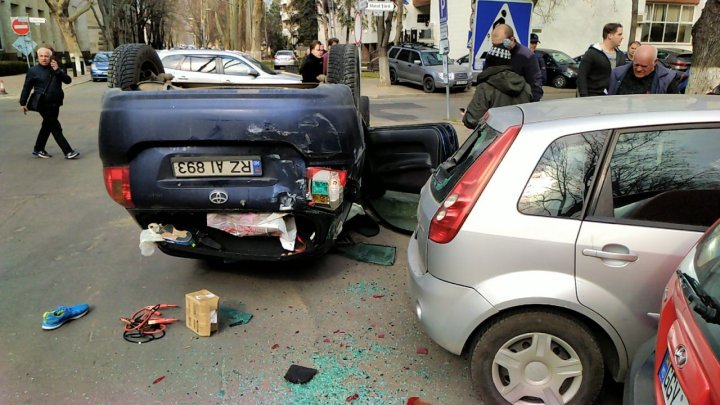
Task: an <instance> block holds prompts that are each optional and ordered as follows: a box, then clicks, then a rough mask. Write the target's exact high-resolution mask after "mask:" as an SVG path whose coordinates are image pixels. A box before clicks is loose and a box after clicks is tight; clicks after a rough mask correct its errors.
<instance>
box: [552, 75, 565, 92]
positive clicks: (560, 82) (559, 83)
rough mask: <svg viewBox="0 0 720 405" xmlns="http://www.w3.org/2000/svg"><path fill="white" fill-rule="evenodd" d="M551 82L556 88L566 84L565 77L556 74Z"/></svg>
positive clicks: (563, 86)
mask: <svg viewBox="0 0 720 405" xmlns="http://www.w3.org/2000/svg"><path fill="white" fill-rule="evenodd" d="M552 84H553V86H554V87H555V88H556V89H562V88H565V86H567V79H566V78H565V76H563V75H557V76H555V77H554V78H553V80H552Z"/></svg>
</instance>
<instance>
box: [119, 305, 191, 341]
mask: <svg viewBox="0 0 720 405" xmlns="http://www.w3.org/2000/svg"><path fill="white" fill-rule="evenodd" d="M165 308H178V306H177V305H175V304H156V305H148V306H146V307H142V308H140V309H138V310H137V311H135V313H133V314H132V315H131V316H130V317H127V318H126V317H120V321H121V322H122V323H123V324H124V327H123V338H124V339H125V340H127V341H128V342H131V343H148V342H151V341H153V340H156V339H161V338H162V337H163V336H165V329H166V328H167V325H169V324H171V323H173V322H177V321H178V319H177V318H161V316H162V313H161V312H160V310H161V309H165Z"/></svg>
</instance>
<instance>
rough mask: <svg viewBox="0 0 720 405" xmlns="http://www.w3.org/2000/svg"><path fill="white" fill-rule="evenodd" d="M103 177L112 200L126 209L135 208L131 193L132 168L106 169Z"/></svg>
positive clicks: (117, 167)
mask: <svg viewBox="0 0 720 405" xmlns="http://www.w3.org/2000/svg"><path fill="white" fill-rule="evenodd" d="M103 177H104V178H105V188H106V189H107V192H108V194H110V198H112V199H113V200H114V201H115V202H116V203H118V204H120V205H122V206H123V207H125V208H133V207H135V204H133V201H132V194H131V193H130V167H128V166H116V167H106V168H104V169H103Z"/></svg>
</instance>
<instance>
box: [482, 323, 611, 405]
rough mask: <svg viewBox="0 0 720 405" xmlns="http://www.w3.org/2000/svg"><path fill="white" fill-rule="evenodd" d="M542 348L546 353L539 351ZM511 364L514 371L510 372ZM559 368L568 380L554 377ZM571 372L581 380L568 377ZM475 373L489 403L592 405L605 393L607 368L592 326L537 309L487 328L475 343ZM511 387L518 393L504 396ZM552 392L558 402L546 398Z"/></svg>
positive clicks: (484, 400)
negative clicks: (504, 391) (599, 395)
mask: <svg viewBox="0 0 720 405" xmlns="http://www.w3.org/2000/svg"><path fill="white" fill-rule="evenodd" d="M538 344H540V345H541V346H540V347H541V348H542V347H544V348H545V349H546V350H538ZM501 353H502V354H501ZM503 363H504V364H505V365H503ZM508 363H511V364H514V365H515V367H513V368H508V367H506V366H509V364H508ZM555 367H560V368H562V372H563V373H564V374H563V375H564V376H566V377H565V378H563V377H560V376H559V375H558V374H553V368H555ZM572 371H574V372H575V373H576V375H574V376H570V377H567V376H568V375H569V374H568V373H570V372H572ZM470 372H471V375H472V380H473V385H474V386H475V390H476V391H477V392H478V394H479V395H480V397H481V399H482V401H483V402H484V403H486V404H506V403H514V402H517V401H519V400H520V399H521V398H523V399H524V400H527V401H526V402H535V401H537V400H539V401H540V402H541V403H542V401H543V400H544V403H550V402H552V403H555V402H556V401H555V399H557V401H559V402H560V403H565V404H590V403H592V402H593V400H594V399H595V397H596V396H597V395H598V393H599V392H600V389H601V388H602V382H603V374H604V363H603V358H602V354H601V353H600V347H599V345H598V343H597V341H596V340H595V338H594V337H593V335H592V332H590V330H589V329H588V328H587V326H585V325H584V324H583V323H581V322H579V321H577V320H575V319H573V318H572V317H569V316H566V315H562V314H559V313H556V312H551V311H539V310H538V311H528V312H519V313H513V314H509V315H506V316H505V317H502V318H499V319H497V320H495V321H493V322H491V323H490V325H488V326H486V327H485V328H484V329H483V330H482V331H481V333H480V334H479V335H478V337H477V338H476V340H475V342H473V346H472V357H471V362H470ZM533 373H534V375H533ZM557 378H563V380H562V382H560V381H557V380H556V379H557ZM531 381H532V383H531ZM553 383H555V384H557V385H553ZM509 386H513V389H512V390H509V391H508V392H506V393H505V394H503V393H502V392H501V390H502V389H504V388H506V387H509ZM549 391H552V393H553V394H555V398H553V401H547V398H543V395H544V394H545V395H547V393H548V392H549ZM558 397H560V398H558Z"/></svg>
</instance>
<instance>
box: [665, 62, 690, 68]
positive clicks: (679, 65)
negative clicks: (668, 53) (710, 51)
mask: <svg viewBox="0 0 720 405" xmlns="http://www.w3.org/2000/svg"><path fill="white" fill-rule="evenodd" d="M669 65H671V67H672V68H674V69H684V68H686V67H688V66H690V64H689V63H688V62H683V61H680V60H677V61H674V62H670V63H669Z"/></svg>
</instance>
